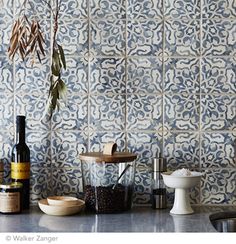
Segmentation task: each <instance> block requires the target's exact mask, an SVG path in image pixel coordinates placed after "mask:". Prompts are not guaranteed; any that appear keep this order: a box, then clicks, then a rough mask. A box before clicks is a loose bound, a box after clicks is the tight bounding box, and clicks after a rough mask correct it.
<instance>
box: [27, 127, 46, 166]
mask: <svg viewBox="0 0 236 244" xmlns="http://www.w3.org/2000/svg"><path fill="white" fill-rule="evenodd" d="M26 143H27V145H28V146H29V149H30V163H31V166H37V167H39V166H41V167H50V166H51V150H50V149H51V133H50V132H45V131H27V133H26Z"/></svg>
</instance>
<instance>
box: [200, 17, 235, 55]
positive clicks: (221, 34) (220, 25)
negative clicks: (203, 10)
mask: <svg viewBox="0 0 236 244" xmlns="http://www.w3.org/2000/svg"><path fill="white" fill-rule="evenodd" d="M202 28H203V40H202V46H203V54H204V55H214V56H220V55H233V54H235V49H236V39H235V32H236V20H221V19H217V20H210V19H207V20H203V23H202Z"/></svg>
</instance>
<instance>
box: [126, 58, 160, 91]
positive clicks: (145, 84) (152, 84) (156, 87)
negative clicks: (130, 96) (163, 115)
mask: <svg viewBox="0 0 236 244" xmlns="http://www.w3.org/2000/svg"><path fill="white" fill-rule="evenodd" d="M127 62H128V64H127V73H128V74H127V75H128V79H127V92H128V93H133V92H144V93H154V92H159V93H161V92H162V61H161V60H160V59H158V58H129V59H128V61H127Z"/></svg>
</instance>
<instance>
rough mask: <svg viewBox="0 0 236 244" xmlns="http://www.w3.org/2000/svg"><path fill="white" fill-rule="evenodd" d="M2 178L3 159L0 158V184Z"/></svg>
mask: <svg viewBox="0 0 236 244" xmlns="http://www.w3.org/2000/svg"><path fill="white" fill-rule="evenodd" d="M3 178H4V169H3V161H2V159H0V184H2V182H3Z"/></svg>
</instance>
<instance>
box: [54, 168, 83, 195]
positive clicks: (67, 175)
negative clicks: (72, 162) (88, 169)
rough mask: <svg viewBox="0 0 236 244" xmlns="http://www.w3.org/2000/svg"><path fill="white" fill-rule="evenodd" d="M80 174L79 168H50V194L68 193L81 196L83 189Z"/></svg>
mask: <svg viewBox="0 0 236 244" xmlns="http://www.w3.org/2000/svg"><path fill="white" fill-rule="evenodd" d="M82 189H83V186H82V175H81V170H80V168H74V169H73V168H71V169H70V168H69V169H56V168H55V169H53V170H52V195H55V196H61V195H68V196H74V197H81V196H80V193H81V192H82V191H83V190H82Z"/></svg>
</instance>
